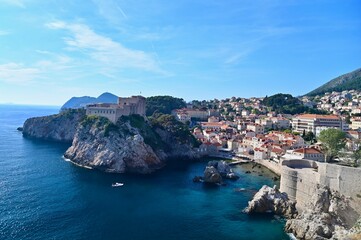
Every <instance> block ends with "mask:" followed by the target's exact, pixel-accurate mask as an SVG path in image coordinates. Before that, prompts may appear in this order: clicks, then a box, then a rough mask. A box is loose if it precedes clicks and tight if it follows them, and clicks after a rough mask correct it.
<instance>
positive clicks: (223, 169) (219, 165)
mask: <svg viewBox="0 0 361 240" xmlns="http://www.w3.org/2000/svg"><path fill="white" fill-rule="evenodd" d="M208 166H212V167H214V168H215V169H217V171H218V172H219V174H220V175H221V176H222V177H223V178H228V179H238V178H239V176H238V175H237V174H235V173H234V172H233V170H232V168H231V166H229V165H228V164H227V163H226V161H210V162H208Z"/></svg>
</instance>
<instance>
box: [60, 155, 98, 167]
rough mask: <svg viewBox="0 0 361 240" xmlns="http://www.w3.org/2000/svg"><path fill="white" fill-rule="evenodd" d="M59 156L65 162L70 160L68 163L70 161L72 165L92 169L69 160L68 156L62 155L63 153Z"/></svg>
mask: <svg viewBox="0 0 361 240" xmlns="http://www.w3.org/2000/svg"><path fill="white" fill-rule="evenodd" d="M61 157H62V159H64V161H65V162H70V163H72V164H74V165H76V166H78V167H81V168H86V169H90V170H93V168H92V167H89V166H84V165H81V164H79V163H76V162H73V161H72V160H70V159H69V158H66V157H64V155H62V156H61Z"/></svg>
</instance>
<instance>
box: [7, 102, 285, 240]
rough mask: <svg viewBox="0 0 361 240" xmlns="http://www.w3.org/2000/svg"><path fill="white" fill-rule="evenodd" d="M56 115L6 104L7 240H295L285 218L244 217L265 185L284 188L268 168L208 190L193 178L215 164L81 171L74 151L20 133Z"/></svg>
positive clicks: (180, 162)
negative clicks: (69, 156)
mask: <svg viewBox="0 0 361 240" xmlns="http://www.w3.org/2000/svg"><path fill="white" fill-rule="evenodd" d="M58 112H59V108H58V107H44V106H19V105H0V239H1V240H7V239H16V240H18V239H46V240H48V239H86V240H92V239H109V240H112V239H125V240H127V239H130V240H133V239H134V240H137V239H139V240H144V239H157V240H162V239H167V240H168V239H169V240H173V239H187V240H188V239H220V240H221V239H222V240H226V239H239V240H240V239H244V240H250V239H259V240H272V239H274V240H283V239H287V240H288V239H289V237H288V236H287V235H286V234H285V233H284V231H283V227H284V224H285V221H284V220H282V219H281V218H279V217H275V216H272V215H267V214H261V215H251V216H249V215H247V214H245V213H243V212H242V209H244V208H245V207H246V206H247V203H248V201H249V200H251V199H252V196H253V195H254V194H255V193H256V191H257V190H258V189H259V188H260V187H262V185H264V184H267V185H270V186H273V185H274V184H279V183H277V182H274V180H273V179H272V176H273V175H272V173H271V172H269V171H268V170H267V169H264V168H255V170H252V169H251V168H249V165H248V166H246V165H241V166H237V167H235V168H234V171H235V172H236V173H238V174H239V176H240V178H239V179H238V180H237V181H231V180H230V181H226V185H225V186H207V185H204V184H202V183H193V181H192V179H193V177H194V176H196V175H202V173H203V170H204V168H205V166H206V164H207V160H212V159H206V160H203V161H199V162H190V161H188V160H187V159H182V160H177V161H171V162H169V163H168V164H167V166H166V167H165V168H163V169H161V170H159V171H157V172H155V173H154V174H149V175H138V174H110V173H104V172H100V171H97V170H90V169H85V168H81V167H78V166H75V165H74V164H72V163H71V162H68V161H65V160H64V159H63V157H62V155H63V153H64V152H65V151H66V149H67V148H68V147H69V144H62V143H57V142H47V141H40V140H35V139H29V138H24V137H23V136H22V133H21V132H19V131H17V128H18V127H21V126H22V125H23V123H24V121H25V120H26V119H27V118H30V117H36V116H45V115H50V114H55V113H58ZM248 168H249V169H248ZM246 170H252V171H251V174H246V173H245V172H246ZM115 182H122V183H124V186H122V187H118V188H113V187H112V186H111V185H112V183H115Z"/></svg>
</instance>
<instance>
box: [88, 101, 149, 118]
mask: <svg viewBox="0 0 361 240" xmlns="http://www.w3.org/2000/svg"><path fill="white" fill-rule="evenodd" d="M145 105H146V103H145V97H143V96H131V97H127V98H124V97H120V98H118V104H112V103H97V104H89V105H87V106H86V115H87V116H89V115H95V116H101V117H106V118H108V119H109V120H110V121H111V122H113V123H116V122H117V121H118V119H119V118H120V117H121V116H129V115H132V114H139V115H140V116H143V117H145Z"/></svg>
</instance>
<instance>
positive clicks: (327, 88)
mask: <svg viewBox="0 0 361 240" xmlns="http://www.w3.org/2000/svg"><path fill="white" fill-rule="evenodd" d="M344 90H361V68H359V69H356V70H355V71H352V72H349V73H346V74H344V75H341V76H339V77H337V78H334V79H332V80H331V81H329V82H327V83H325V84H323V85H322V86H321V87H319V88H316V89H315V90H313V91H311V92H309V93H307V94H306V96H315V95H320V94H324V93H326V92H332V91H337V92H341V91H344Z"/></svg>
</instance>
